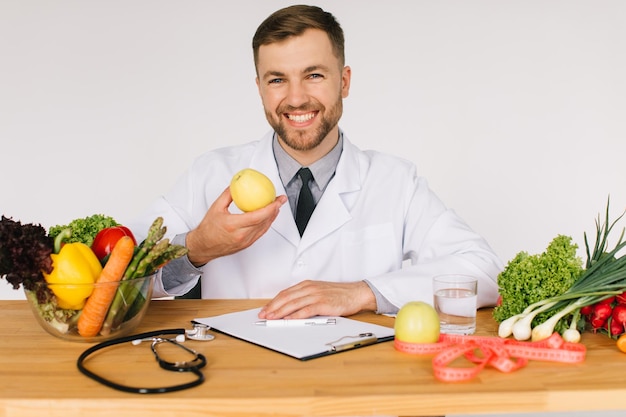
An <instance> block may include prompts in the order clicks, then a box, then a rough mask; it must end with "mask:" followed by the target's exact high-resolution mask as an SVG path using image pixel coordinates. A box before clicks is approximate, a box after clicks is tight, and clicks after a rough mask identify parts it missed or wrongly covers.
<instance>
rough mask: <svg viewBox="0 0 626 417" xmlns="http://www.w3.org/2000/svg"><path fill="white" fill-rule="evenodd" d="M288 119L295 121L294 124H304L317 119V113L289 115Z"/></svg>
mask: <svg viewBox="0 0 626 417" xmlns="http://www.w3.org/2000/svg"><path fill="white" fill-rule="evenodd" d="M287 117H288V118H289V120H291V121H294V122H297V123H303V122H306V121H308V120H311V119H312V118H313V117H315V113H307V114H289V115H287Z"/></svg>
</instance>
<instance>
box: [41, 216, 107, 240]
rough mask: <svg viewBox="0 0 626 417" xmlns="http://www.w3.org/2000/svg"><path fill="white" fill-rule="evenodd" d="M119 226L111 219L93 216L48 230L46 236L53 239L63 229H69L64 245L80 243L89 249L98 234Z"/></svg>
mask: <svg viewBox="0 0 626 417" xmlns="http://www.w3.org/2000/svg"><path fill="white" fill-rule="evenodd" d="M113 226H119V223H117V221H115V219H114V218H113V217H110V216H105V215H103V214H93V215H91V216H87V217H85V218H82V219H74V220H72V221H71V222H70V223H69V224H67V225H57V226H53V227H51V228H50V230H49V232H48V234H49V235H50V237H52V238H53V239H54V238H55V237H56V236H57V235H58V234H59V233H61V231H62V230H64V229H68V228H69V229H71V230H72V235H71V236H70V237H69V238H68V239H67V240H66V241H65V242H66V243H73V242H81V243H84V244H85V245H87V246H89V247H91V244H92V243H93V240H94V238H95V237H96V235H97V234H98V232H99V231H100V230H102V229H105V228H107V227H113Z"/></svg>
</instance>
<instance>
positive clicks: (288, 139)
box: [265, 96, 343, 151]
mask: <svg viewBox="0 0 626 417" xmlns="http://www.w3.org/2000/svg"><path fill="white" fill-rule="evenodd" d="M310 107H311V106H309V105H305V106H302V107H298V108H295V107H288V108H281V109H279V110H278V116H279V121H278V122H276V119H274V118H272V114H271V113H270V112H268V111H266V112H265V116H266V118H267V121H268V122H269V124H270V126H272V128H273V129H274V130H275V131H276V133H277V134H278V137H280V138H281V139H282V140H283V142H284V143H285V144H286V145H287V146H288V147H290V148H291V149H294V150H296V151H310V150H311V149H315V148H316V147H317V146H319V145H320V144H321V143H322V142H323V141H324V139H325V138H326V136H328V133H329V132H330V131H331V130H333V129H334V128H335V126H337V123H339V119H340V118H341V114H342V113H343V101H342V98H341V96H339V99H338V100H337V101H336V102H335V104H334V105H333V106H332V107H331V108H329V110H328V112H326V111H325V108H324V107H323V106H321V105H320V106H318V107H317V109H316V110H318V114H317V115H316V117H322V120H321V123H320V124H319V126H318V127H317V128H316V129H315V130H313V131H310V130H305V129H302V130H299V129H292V128H291V127H289V126H286V125H285V122H284V120H283V114H284V113H290V112H294V111H301V112H307V111H310V110H315V109H311V108H310ZM319 107H321V109H320V108H319Z"/></svg>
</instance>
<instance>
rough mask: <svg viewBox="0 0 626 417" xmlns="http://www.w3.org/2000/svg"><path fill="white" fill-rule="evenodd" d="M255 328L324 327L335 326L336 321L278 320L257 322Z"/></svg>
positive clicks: (313, 319) (321, 319)
mask: <svg viewBox="0 0 626 417" xmlns="http://www.w3.org/2000/svg"><path fill="white" fill-rule="evenodd" d="M255 324H256V325H257V326H267V327H288V326H326V325H329V324H337V319H329V318H315V317H314V318H310V319H280V320H259V321H257V322H256V323H255Z"/></svg>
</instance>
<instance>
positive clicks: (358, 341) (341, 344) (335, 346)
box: [326, 333, 378, 352]
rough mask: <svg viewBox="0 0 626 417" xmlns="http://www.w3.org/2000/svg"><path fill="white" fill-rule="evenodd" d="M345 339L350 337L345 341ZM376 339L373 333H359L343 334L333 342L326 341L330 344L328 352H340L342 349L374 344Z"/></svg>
mask: <svg viewBox="0 0 626 417" xmlns="http://www.w3.org/2000/svg"><path fill="white" fill-rule="evenodd" d="M346 339H351V340H349V341H346ZM377 341H378V338H377V337H376V335H375V334H374V333H359V334H358V335H355V336H344V337H342V338H340V339H337V340H335V341H334V342H329V343H326V345H327V346H330V348H329V349H328V350H329V351H330V352H341V351H342V350H348V349H354V348H358V347H361V346H367V345H371V344H374V343H376V342H377Z"/></svg>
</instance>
